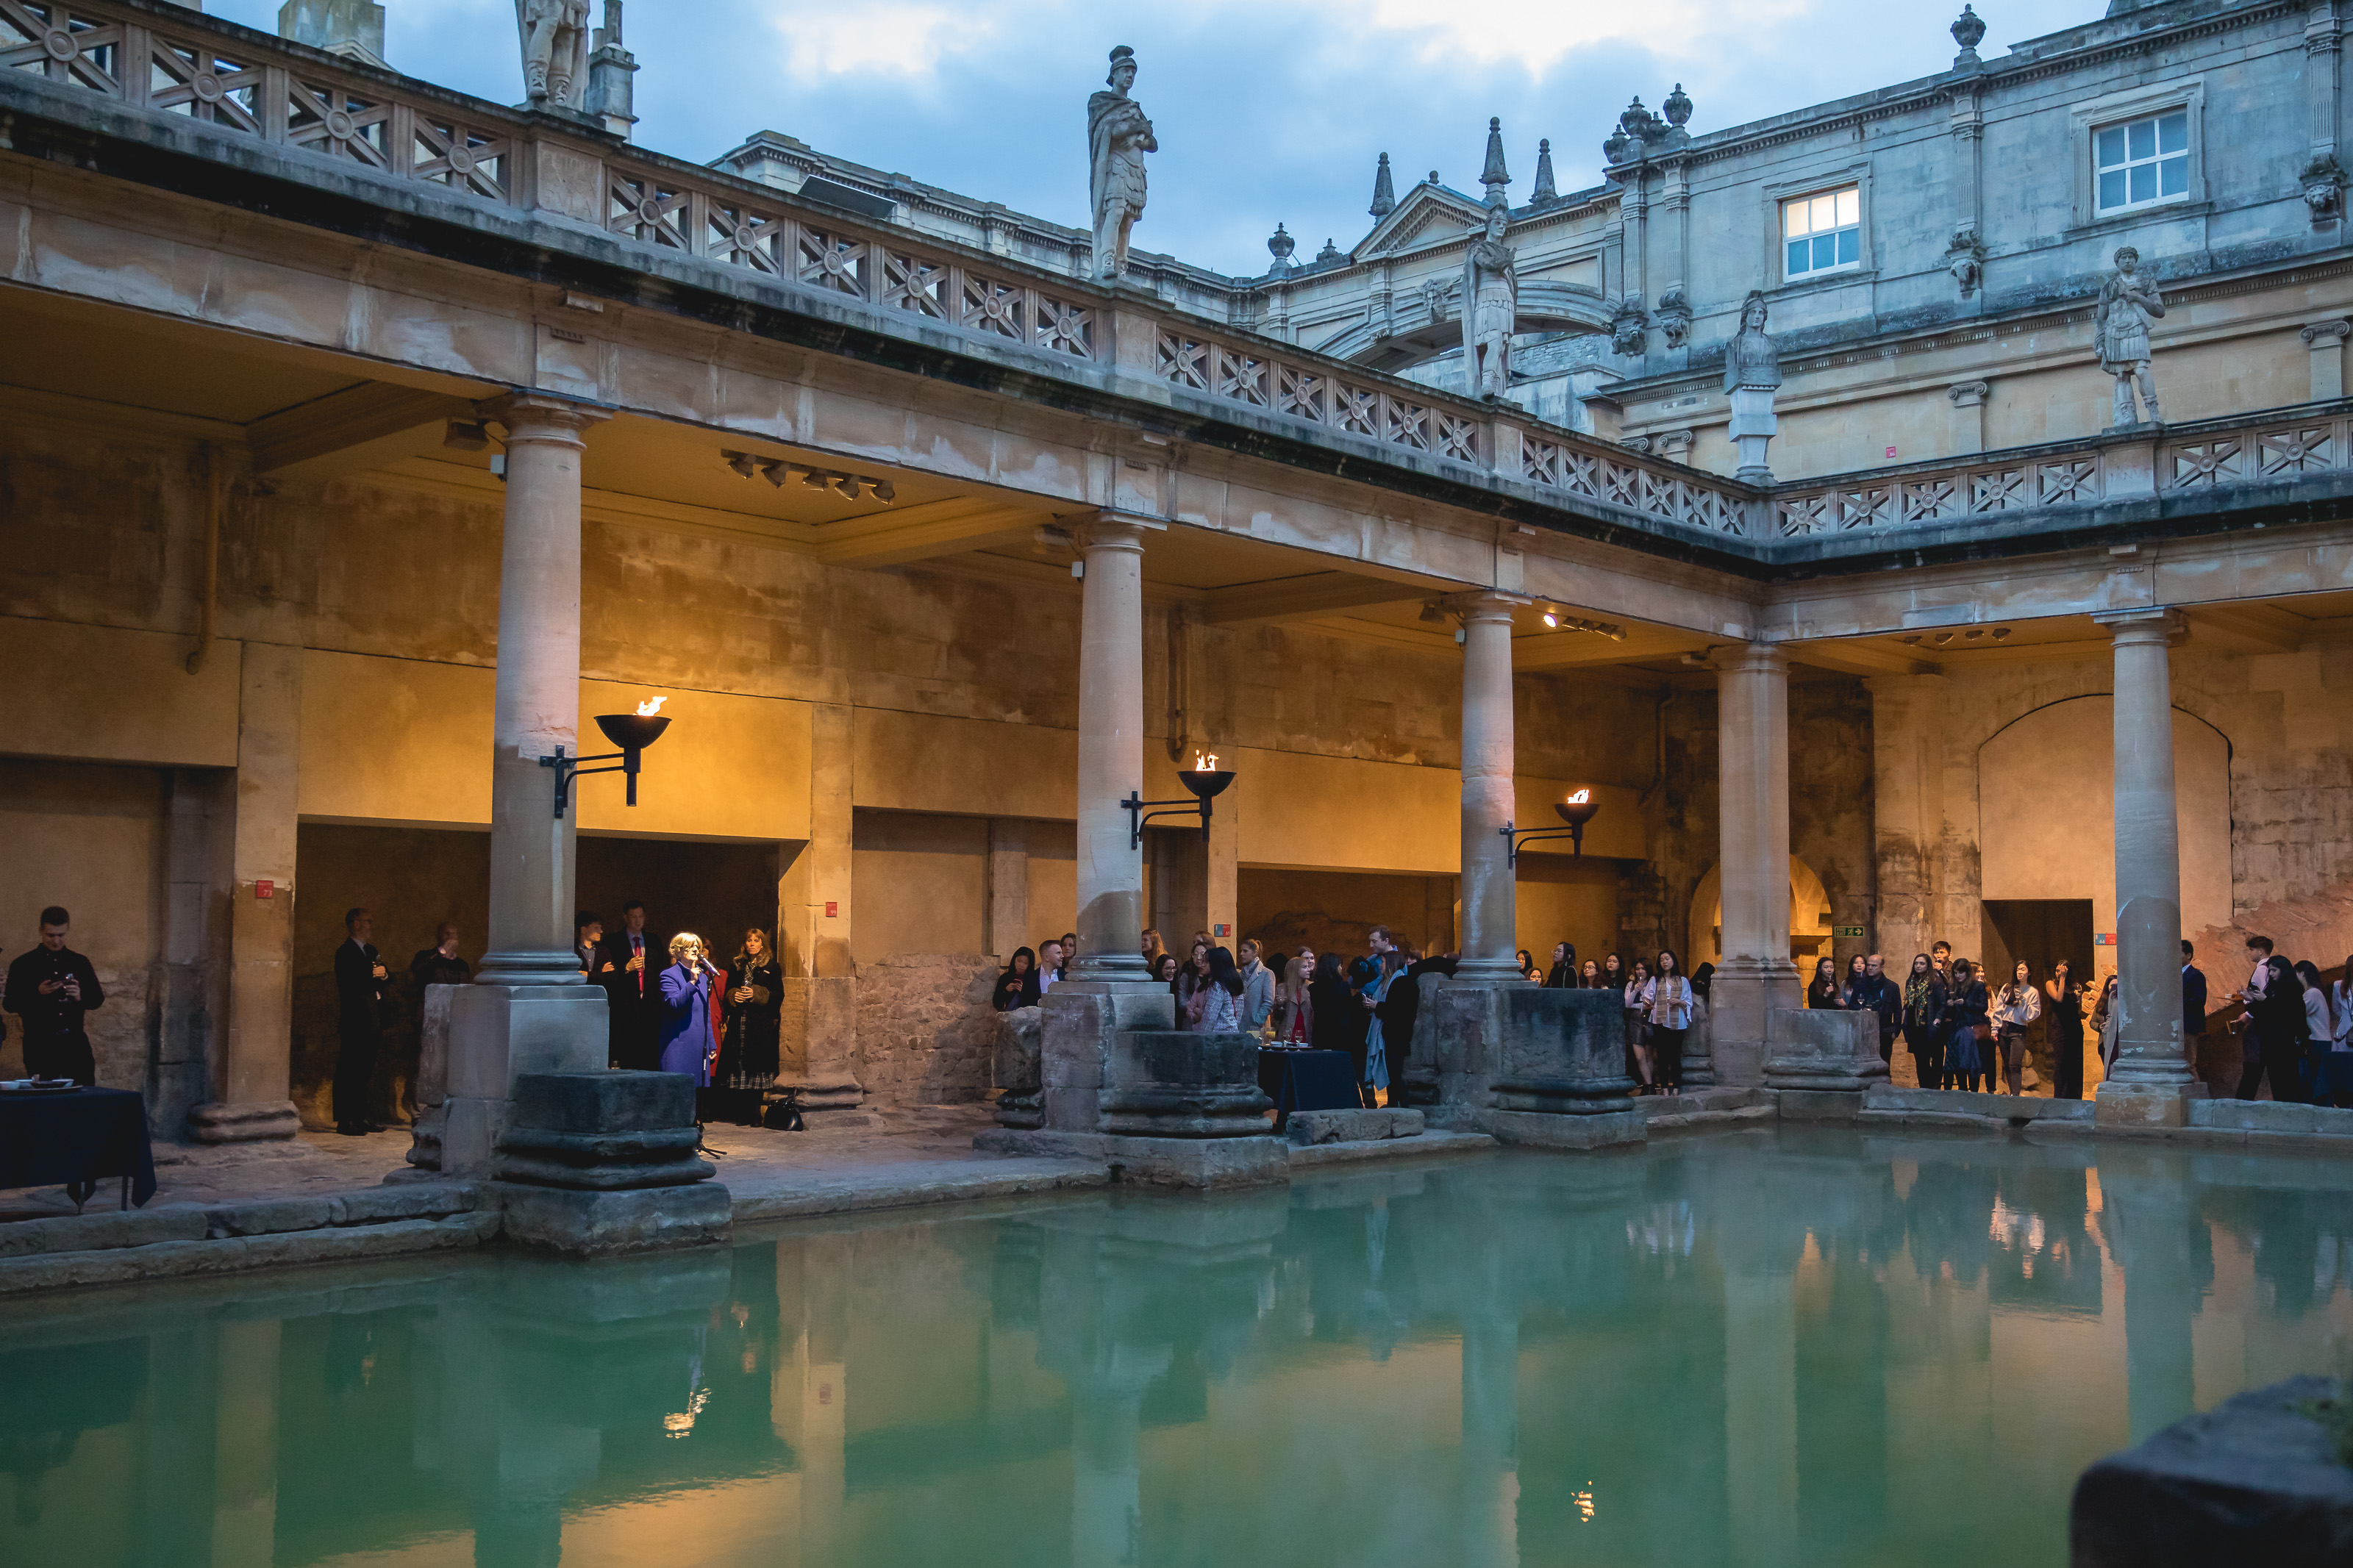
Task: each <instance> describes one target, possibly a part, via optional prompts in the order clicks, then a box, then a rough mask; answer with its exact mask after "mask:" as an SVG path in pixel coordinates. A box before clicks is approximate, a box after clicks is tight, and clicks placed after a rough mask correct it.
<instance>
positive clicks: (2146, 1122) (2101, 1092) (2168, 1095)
mask: <svg viewBox="0 0 2353 1568" xmlns="http://www.w3.org/2000/svg"><path fill="white" fill-rule="evenodd" d="M2205 1098H2206V1086H2205V1085H2204V1084H2201V1083H2198V1082H2195V1081H2189V1082H2183V1083H2178V1084H2177V1083H2166V1082H2158V1083H2135V1082H2133V1081H2132V1080H2131V1079H2108V1081H2107V1082H2105V1083H2104V1084H2102V1085H2100V1087H2099V1088H2098V1089H2094V1090H2093V1092H2092V1125H2093V1126H2094V1127H2114V1128H2121V1129H2129V1128H2136V1127H2138V1128H2144V1129H2153V1130H2159V1131H2161V1130H2164V1129H2168V1128H2174V1127H2187V1126H2188V1125H2189V1102H2190V1101H2191V1100H2203V1099H2205Z"/></svg>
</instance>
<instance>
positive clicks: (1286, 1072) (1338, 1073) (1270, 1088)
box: [1258, 1050, 1365, 1132]
mask: <svg viewBox="0 0 2353 1568" xmlns="http://www.w3.org/2000/svg"><path fill="white" fill-rule="evenodd" d="M1258 1086H1259V1088H1261V1089H1264V1090H1265V1091H1266V1097H1267V1098H1268V1099H1269V1100H1272V1101H1274V1130H1275V1131H1278V1132H1280V1131H1282V1130H1283V1128H1284V1127H1285V1126H1286V1125H1288V1124H1289V1122H1290V1121H1291V1113H1292V1112H1293V1111H1294V1110H1361V1109H1362V1108H1363V1106H1364V1103H1365V1102H1364V1100H1363V1098H1362V1096H1361V1095H1360V1094H1359V1093H1358V1092H1357V1089H1356V1060H1355V1058H1352V1057H1350V1056H1349V1055H1348V1053H1347V1052H1345V1051H1275V1050H1261V1051H1260V1052H1259V1054H1258Z"/></svg>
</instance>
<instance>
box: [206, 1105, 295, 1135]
mask: <svg viewBox="0 0 2353 1568" xmlns="http://www.w3.org/2000/svg"><path fill="white" fill-rule="evenodd" d="M300 1131H302V1117H301V1113H300V1112H299V1111H297V1110H295V1109H294V1102H293V1101H292V1100H245V1101H226V1100H207V1101H206V1103H204V1104H202V1105H199V1106H195V1107H194V1108H193V1109H191V1110H189V1112H188V1136H189V1137H191V1138H193V1139H195V1141H196V1142H199V1143H268V1142H277V1141H280V1140H282V1139H287V1138H291V1137H293V1136H294V1134H296V1133H297V1132H300Z"/></svg>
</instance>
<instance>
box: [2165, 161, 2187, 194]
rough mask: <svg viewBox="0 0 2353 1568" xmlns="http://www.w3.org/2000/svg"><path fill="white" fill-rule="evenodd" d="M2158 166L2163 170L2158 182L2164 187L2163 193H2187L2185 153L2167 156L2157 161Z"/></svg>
mask: <svg viewBox="0 0 2353 1568" xmlns="http://www.w3.org/2000/svg"><path fill="white" fill-rule="evenodd" d="M2158 169H2159V170H2161V171H2162V172H2163V174H2162V177H2161V179H2160V182H2159V183H2160V184H2163V185H2164V187H2165V195H2168V196H2180V195H2189V158H2188V157H2187V156H2186V155H2185V156H2183V157H2179V158H2168V159H2166V160H2164V161H2163V162H2162V163H2158Z"/></svg>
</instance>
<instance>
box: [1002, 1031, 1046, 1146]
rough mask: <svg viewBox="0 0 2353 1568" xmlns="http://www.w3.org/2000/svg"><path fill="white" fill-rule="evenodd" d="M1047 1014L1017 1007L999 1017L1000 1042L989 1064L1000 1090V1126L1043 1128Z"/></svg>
mask: <svg viewBox="0 0 2353 1568" xmlns="http://www.w3.org/2000/svg"><path fill="white" fill-rule="evenodd" d="M1045 1048H1046V1015H1045V1012H1044V1010H1043V1009H1042V1008H1038V1007H1017V1008H1015V1009H1014V1010H1013V1011H1011V1012H1009V1013H999V1014H997V1039H996V1044H995V1047H994V1049H993V1051H992V1054H991V1058H990V1064H989V1079H990V1081H991V1082H992V1083H993V1084H994V1085H995V1086H996V1088H997V1122H998V1124H999V1125H1001V1126H1005V1127H1013V1128H1036V1127H1040V1126H1043V1125H1044V1118H1045V1112H1044V1110H1043V1108H1042V1107H1041V1106H1040V1105H1039V1094H1040V1092H1041V1091H1042V1090H1043V1089H1044V1088H1045V1079H1044V1067H1045V1054H1044V1053H1045Z"/></svg>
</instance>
